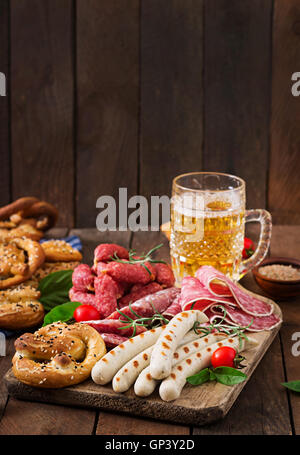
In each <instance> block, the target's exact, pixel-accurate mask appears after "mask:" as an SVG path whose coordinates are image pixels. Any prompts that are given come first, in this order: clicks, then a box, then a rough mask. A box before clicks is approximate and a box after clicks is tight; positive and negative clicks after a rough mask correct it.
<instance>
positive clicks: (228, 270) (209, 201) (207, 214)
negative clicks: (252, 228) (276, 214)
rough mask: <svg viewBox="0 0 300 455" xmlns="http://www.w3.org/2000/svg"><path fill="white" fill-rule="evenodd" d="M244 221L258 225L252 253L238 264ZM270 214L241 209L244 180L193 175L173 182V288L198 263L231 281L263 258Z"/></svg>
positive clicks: (190, 272)
mask: <svg viewBox="0 0 300 455" xmlns="http://www.w3.org/2000/svg"><path fill="white" fill-rule="evenodd" d="M246 221H256V222H259V223H260V224H261V233H260V238H259V242H258V246H257V248H256V251H255V253H254V254H253V256H251V258H249V259H246V260H242V251H243V246H244V231H245V222H246ZM271 228H272V222H271V215H270V214H269V212H267V211H266V210H262V209H256V210H245V182H244V180H242V179H241V178H239V177H236V176H234V175H229V174H222V173H216V172H192V173H189V174H182V175H179V176H178V177H176V178H175V179H174V180H173V188H172V200H171V236H170V247H171V261H172V268H173V271H174V274H175V277H176V282H177V284H180V283H181V280H182V278H183V277H184V276H186V275H192V276H193V275H194V274H195V272H196V270H197V269H198V268H199V267H200V266H202V265H212V266H213V267H215V268H216V269H218V270H220V271H221V272H223V273H224V274H226V275H227V276H228V277H230V278H232V279H233V280H234V281H238V280H239V279H240V278H241V276H243V275H244V274H245V273H247V272H248V271H249V270H250V269H251V268H253V267H255V266H256V265H258V264H259V263H260V262H261V261H262V260H263V258H264V257H265V255H266V254H267V251H268V247H269V244H270V238H271Z"/></svg>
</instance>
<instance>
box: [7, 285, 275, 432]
mask: <svg viewBox="0 0 300 455" xmlns="http://www.w3.org/2000/svg"><path fill="white" fill-rule="evenodd" d="M247 292H249V293H250V291H247ZM250 294H253V293H250ZM253 295H255V294H253ZM257 297H258V298H260V299H261V300H265V301H269V302H272V301H270V300H269V299H267V298H265V297H262V296H257ZM272 303H273V304H274V306H275V310H274V311H275V312H276V314H278V315H280V316H281V310H280V308H279V307H278V305H277V304H276V303H274V302H272ZM279 329H280V327H279V326H278V327H276V328H275V329H273V330H271V331H264V332H258V333H255V334H252V333H251V334H250V335H251V337H253V338H256V340H257V341H258V345H257V346H256V347H255V348H253V349H251V350H249V351H245V352H243V355H244V356H245V357H246V361H245V362H244V363H246V364H247V367H246V368H245V369H244V370H243V371H244V372H245V373H246V374H247V375H248V379H249V378H250V376H251V374H252V373H253V371H254V370H255V368H256V366H257V365H258V363H259V362H260V360H261V359H262V357H263V356H264V354H265V352H266V351H267V349H268V347H269V346H270V344H271V343H272V341H273V340H274V338H275V336H276V334H277V332H278V331H279ZM4 381H5V383H6V386H7V388H8V392H9V394H10V395H11V396H12V397H14V398H18V399H21V400H29V401H41V402H47V403H56V404H62V405H71V406H81V407H89V408H99V409H106V410H110V411H117V412H124V413H128V414H131V415H136V416H142V417H150V418H154V419H159V420H166V421H171V422H176V423H184V424H193V425H204V424H206V423H209V422H213V421H215V420H218V419H220V418H222V417H224V416H225V415H226V414H227V413H228V411H229V409H230V408H231V406H232V405H233V403H234V402H235V400H236V398H237V397H238V395H239V394H240V392H241V390H242V389H243V387H245V385H246V381H245V382H242V383H240V384H237V385H235V386H232V387H229V386H225V385H223V384H220V383H215V382H210V383H207V384H203V385H201V386H191V385H189V384H187V385H186V386H185V387H184V389H183V391H182V394H181V396H180V397H179V398H178V399H177V400H175V401H173V402H169V403H167V402H164V401H162V400H161V399H160V397H159V395H158V392H157V391H156V392H155V393H154V394H153V395H151V396H150V397H148V398H140V397H137V396H136V395H135V394H134V392H133V389H132V388H131V389H130V390H129V391H128V392H126V393H124V394H121V393H115V392H114V391H113V390H112V388H111V386H110V385H107V386H99V385H97V384H95V383H94V382H93V381H92V380H88V381H85V382H83V383H82V384H78V385H74V386H71V387H66V388H64V389H57V390H55V389H37V388H34V387H30V386H27V385H25V384H22V383H21V382H19V381H18V380H17V379H16V378H15V377H14V375H13V373H12V371H11V370H9V371H8V372H7V373H6V375H5V377H4Z"/></svg>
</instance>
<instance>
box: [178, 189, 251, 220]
mask: <svg viewBox="0 0 300 455" xmlns="http://www.w3.org/2000/svg"><path fill="white" fill-rule="evenodd" d="M172 204H173V209H174V211H175V212H177V213H179V214H180V215H184V216H189V217H193V218H203V217H204V218H210V217H215V216H220V217H222V216H226V215H228V214H229V213H231V212H235V211H238V210H241V209H243V208H244V199H243V197H242V196H241V194H240V193H235V192H232V193H227V194H222V193H221V192H217V193H216V192H211V193H210V192H208V191H205V192H199V193H198V192H197V193H196V192H195V193H188V192H186V193H182V194H181V195H176V196H173V198H172ZM208 205H211V207H208ZM214 205H216V206H218V205H219V206H220V205H224V206H226V205H227V206H228V208H227V207H226V208H225V209H224V210H220V209H214V208H213V206H214Z"/></svg>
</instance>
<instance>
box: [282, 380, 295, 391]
mask: <svg viewBox="0 0 300 455" xmlns="http://www.w3.org/2000/svg"><path fill="white" fill-rule="evenodd" d="M281 385H283V386H284V387H286V388H287V389H290V390H292V391H293V392H300V381H299V380H298V381H290V382H282V383H281Z"/></svg>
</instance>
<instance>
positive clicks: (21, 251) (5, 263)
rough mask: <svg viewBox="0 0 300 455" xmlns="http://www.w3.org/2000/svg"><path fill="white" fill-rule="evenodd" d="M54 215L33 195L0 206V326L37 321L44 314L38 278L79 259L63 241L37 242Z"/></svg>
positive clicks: (20, 325)
mask: <svg viewBox="0 0 300 455" xmlns="http://www.w3.org/2000/svg"><path fill="white" fill-rule="evenodd" d="M57 218H58V211H57V209H56V208H55V207H54V206H53V205H51V204H49V203H48V202H45V201H40V200H39V199H38V198H36V197H24V198H20V199H18V200H16V201H15V202H12V203H11V204H8V205H6V206H5V207H2V208H0V328H4V329H12V330H16V329H22V328H27V327H32V326H35V325H37V324H39V323H40V322H41V321H42V320H43V317H44V309H43V306H42V305H41V303H40V302H39V301H38V299H39V297H40V292H39V291H38V290H37V286H38V282H39V280H40V279H42V278H43V277H44V276H46V275H47V274H49V273H52V272H53V271H56V270H64V269H68V268H74V267H76V265H78V263H79V261H80V260H81V259H82V257H81V254H80V253H79V252H78V251H77V250H74V249H73V248H72V247H71V246H70V245H68V244H67V243H66V242H64V241H57V240H55V241H52V240H51V241H48V242H45V243H43V244H42V245H41V244H40V243H39V240H40V239H41V238H42V237H43V236H44V232H45V231H46V230H47V229H49V228H51V227H53V226H54V225H55V223H56V221H57Z"/></svg>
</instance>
